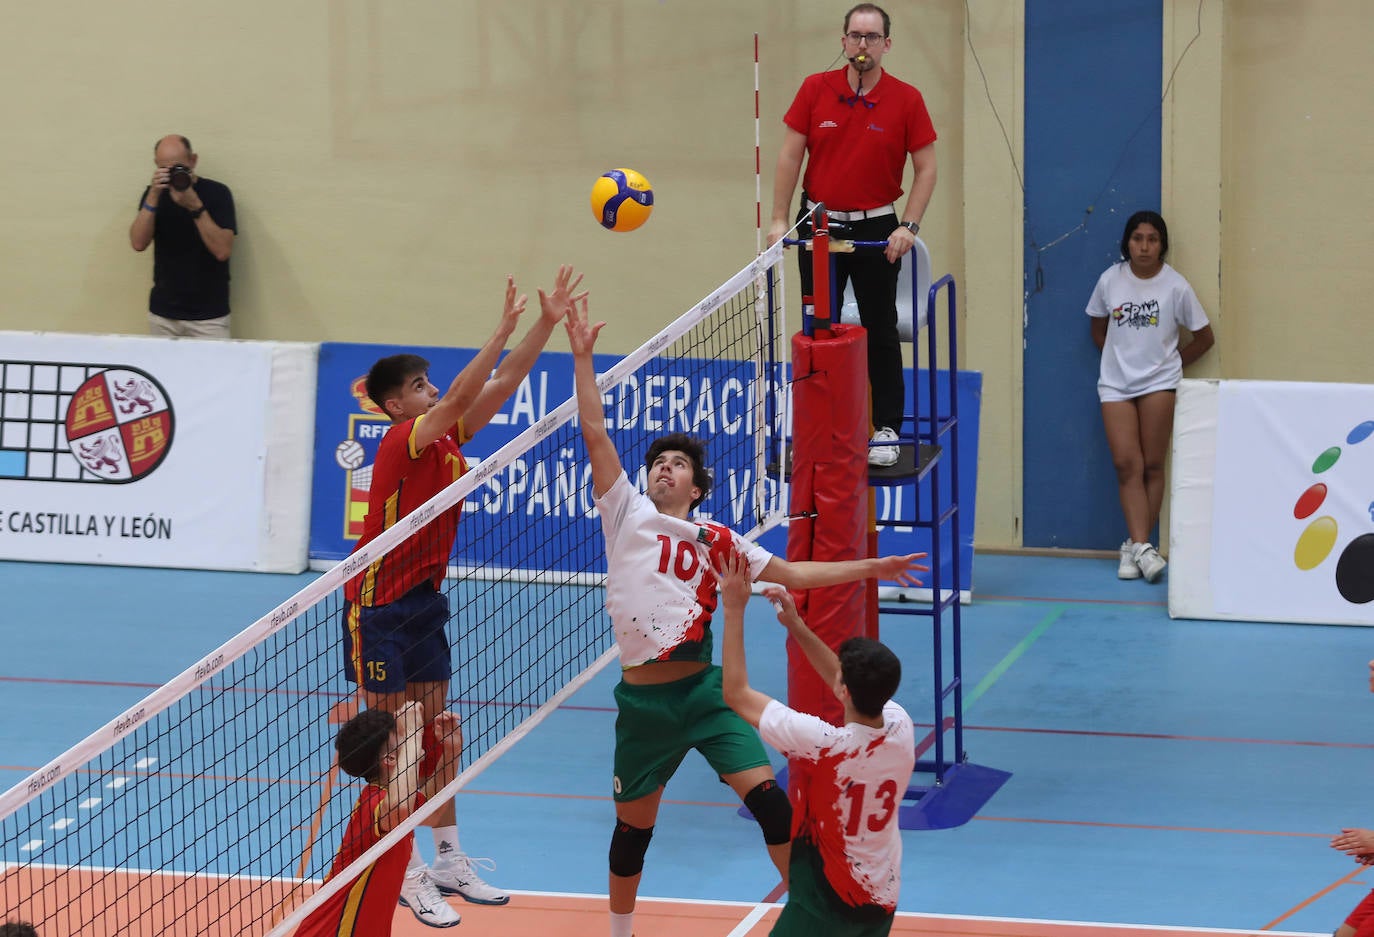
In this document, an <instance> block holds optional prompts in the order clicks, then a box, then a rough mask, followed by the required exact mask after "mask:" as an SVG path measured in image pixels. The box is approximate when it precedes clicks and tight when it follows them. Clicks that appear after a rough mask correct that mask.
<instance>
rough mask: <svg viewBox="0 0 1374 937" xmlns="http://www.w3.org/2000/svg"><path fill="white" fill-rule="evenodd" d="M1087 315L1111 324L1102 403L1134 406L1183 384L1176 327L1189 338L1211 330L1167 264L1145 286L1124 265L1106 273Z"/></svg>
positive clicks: (1099, 384) (1101, 383) (1190, 292)
mask: <svg viewBox="0 0 1374 937" xmlns="http://www.w3.org/2000/svg"><path fill="white" fill-rule="evenodd" d="M1087 313H1088V315H1090V316H1092V317H1093V318H1095V319H1104V318H1105V319H1107V320H1108V323H1107V344H1106V346H1105V347H1104V348H1103V349H1102V366H1101V370H1100V371H1099V376H1098V382H1097V391H1098V396H1099V397H1101V399H1102V400H1130V399H1131V398H1133V397H1140V396H1143V395H1144V394H1150V393H1154V392H1155V391H1157V390H1171V389H1173V388H1175V387H1177V386H1178V382H1179V381H1180V380H1181V379H1182V378H1183V361H1182V359H1180V358H1179V356H1178V327H1179V326H1180V325H1181V326H1183V327H1184V328H1186V329H1188V330H1189V331H1190V332H1196V331H1197V330H1198V329H1200V328H1203V327H1204V326H1206V325H1207V314H1206V313H1204V312H1203V311H1202V304H1201V303H1200V302H1198V299H1197V294H1195V293H1194V292H1193V288H1192V287H1191V286H1189V285H1188V281H1187V280H1185V279H1183V276H1182V275H1181V274H1180V273H1179V272H1178V271H1177V270H1175V269H1174V268H1173V267H1171V266H1169V265H1168V264H1164V266H1163V267H1162V268H1161V269H1160V271H1159V273H1156V274H1155V275H1154V276H1152V277H1150V278H1149V279H1148V280H1142V279H1140V278H1139V277H1138V276H1136V275H1135V274H1134V273H1132V272H1131V265H1130V264H1129V263H1127V262H1126V261H1122V262H1121V263H1117V264H1113V265H1112V266H1110V267H1108V268H1107V269H1106V270H1105V271H1104V272H1103V274H1102V276H1100V277H1098V279H1097V286H1096V287H1095V288H1094V289H1093V295H1092V298H1091V299H1089V300H1088V308H1087Z"/></svg>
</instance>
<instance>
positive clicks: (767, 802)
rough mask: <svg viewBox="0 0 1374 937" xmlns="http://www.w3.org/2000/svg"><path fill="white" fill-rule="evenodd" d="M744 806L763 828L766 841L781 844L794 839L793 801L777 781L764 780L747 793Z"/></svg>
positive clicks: (769, 843)
mask: <svg viewBox="0 0 1374 937" xmlns="http://www.w3.org/2000/svg"><path fill="white" fill-rule="evenodd" d="M744 806H745V807H746V808H747V809H748V810H749V812H750V813H752V814H753V815H754V819H755V820H756V821H757V822H758V825H759V828H760V829H762V830H763V841H764V842H765V843H767V844H768V845H770V846H781V845H782V844H783V843H786V842H788V841H790V840H791V839H792V802H791V801H790V800H788V799H787V792H786V791H784V790H783V789H782V788H781V787H779V786H778V782H777V781H773V780H768V781H764V782H763V783H761V784H760V785H759V786H758V787H756V788H754V789H753V790H752V791H750V792H749V793H748V794H745V795H744Z"/></svg>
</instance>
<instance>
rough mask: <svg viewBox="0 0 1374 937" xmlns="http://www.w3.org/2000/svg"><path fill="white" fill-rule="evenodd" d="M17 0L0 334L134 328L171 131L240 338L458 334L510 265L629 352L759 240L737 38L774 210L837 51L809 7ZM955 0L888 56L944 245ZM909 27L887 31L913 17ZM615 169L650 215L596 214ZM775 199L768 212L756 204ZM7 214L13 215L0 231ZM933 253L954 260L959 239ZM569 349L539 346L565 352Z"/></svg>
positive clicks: (956, 227) (933, 231) (616, 0)
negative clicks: (231, 200) (227, 223)
mask: <svg viewBox="0 0 1374 937" xmlns="http://www.w3.org/2000/svg"><path fill="white" fill-rule="evenodd" d="M80 6H81V7H82V9H81V11H80V16H75V15H74V14H73V11H72V10H71V9H70V5H67V4H35V5H33V6H31V7H28V8H26V10H25V13H24V16H23V18H22V24H23V29H22V30H20V31H8V30H7V31H6V33H7V34H6V35H5V36H4V37H3V38H0V78H3V80H4V83H5V87H7V88H11V89H19V88H22V89H23V92H22V94H11V95H7V99H8V100H7V103H6V107H7V109H8V111H9V114H8V115H7V119H6V128H7V133H6V137H7V140H8V143H9V145H8V146H6V147H5V148H4V149H3V152H0V187H3V202H4V204H5V205H6V206H7V209H8V213H9V217H10V219H11V223H10V224H7V225H5V233H4V234H3V235H0V238H3V242H4V243H3V248H4V254H5V256H6V257H7V258H8V259H9V262H8V263H7V264H6V273H5V276H4V277H3V279H2V280H0V328H25V327H41V328H49V329H57V330H69V331H83V332H85V331H124V332H143V331H144V330H145V328H146V326H145V318H144V313H145V312H146V302H147V290H148V286H149V280H150V275H151V261H152V257H151V251H149V252H148V253H147V254H145V255H137V254H135V253H133V251H132V250H131V249H130V248H129V246H128V243H127V228H128V225H129V223H130V221H131V220H132V219H133V217H134V214H135V210H136V205H137V198H138V194H139V192H140V191H141V189H142V186H143V185H144V184H145V183H146V181H147V178H148V177H149V176H150V175H151V173H152V145H153V142H154V141H155V140H156V139H157V137H159V136H160V135H162V134H164V133H183V134H185V135H187V136H188V137H190V139H191V141H192V143H193V144H194V145H195V147H196V150H197V151H198V153H199V154H200V159H201V163H200V170H201V172H202V173H203V174H204V175H206V176H209V177H211V178H215V179H219V180H221V181H224V182H226V183H228V184H229V185H230V186H231V187H232V189H233V190H234V194H235V197H236V201H237V207H238V213H239V235H240V236H239V240H238V243H237V245H236V247H235V253H234V256H233V259H232V268H231V269H232V273H233V283H232V296H231V301H232V305H233V309H234V314H233V320H232V321H233V328H234V331H235V334H236V335H238V336H241V337H248V338H264V339H303V340H318V339H331V340H357V341H385V340H393V341H398V342H407V343H409V342H415V343H422V342H431V343H442V344H457V345H476V344H478V343H479V342H480V340H481V339H482V338H484V337H485V334H486V330H487V329H488V328H489V327H490V326H491V325H492V324H494V322H495V318H496V314H497V312H498V311H499V303H500V299H501V295H502V289H503V276H504V274H506V273H513V274H515V275H516V277H517V279H518V281H519V282H520V284H521V285H522V286H524V287H527V288H529V290H530V291H531V293H532V292H533V289H534V288H535V287H536V286H538V285H540V284H546V283H548V282H549V281H550V280H551V278H552V273H553V271H554V270H555V269H556V267H557V265H558V264H559V263H560V262H565V261H566V262H572V263H574V264H576V265H578V266H579V267H580V268H583V269H585V270H586V271H587V274H588V277H587V284H588V285H589V286H590V287H591V288H592V289H593V291H594V297H595V304H596V305H595V311H596V314H598V315H603V316H605V317H606V318H607V319H609V320H610V322H611V326H610V329H609V330H608V332H607V333H605V338H604V339H603V344H604V346H605V348H606V350H608V351H622V352H623V351H629V350H631V349H632V348H634V347H636V346H637V345H638V344H639V343H640V341H641V340H642V339H643V338H645V337H647V336H649V335H652V334H653V333H654V332H655V331H657V330H658V328H660V327H661V326H662V325H663V324H664V323H666V322H668V321H670V320H671V319H672V318H674V317H675V316H677V315H678V314H679V313H681V312H682V311H683V310H684V309H686V308H687V307H688V306H690V305H691V304H692V303H693V302H695V301H696V300H697V299H699V298H700V297H701V296H703V295H705V294H706V293H707V292H709V291H710V289H711V288H713V287H714V286H715V285H716V284H718V283H720V282H721V281H723V280H724V279H726V278H727V277H728V276H730V275H731V274H733V273H734V272H735V271H736V270H738V269H740V268H741V267H743V266H744V265H745V264H746V263H748V262H749V261H750V260H751V259H752V257H753V255H754V249H755V231H754V218H755V211H754V191H755V187H754V93H753V85H754V66H753V34H754V32H755V31H758V32H760V33H761V34H762V37H763V38H762V44H763V51H762V55H763V65H762V74H763V83H764V89H763V93H762V106H763V114H764V119H763V130H764V134H763V139H764V164H765V179H764V190H765V201H766V202H767V201H768V200H769V198H770V195H769V193H770V192H771V175H772V162H773V159H774V158H775V156H776V146H777V141H778V139H779V137H780V134H779V132H778V130H779V128H780V126H781V115H782V112H783V111H784V110H785V109H786V107H787V105H788V104H789V103H790V101H791V97H792V95H793V93H794V92H795V90H796V87H797V86H798V84H799V83H800V81H801V79H802V77H804V75H805V74H807V73H808V72H811V71H819V70H821V69H823V68H825V67H827V66H828V65H829V64H830V63H831V62H832V60H833V59H834V58H835V57H836V54H837V53H838V51H839V49H840V42H839V35H840V32H841V28H840V27H841V23H840V20H841V18H842V15H843V10H844V8H843V7H842V6H833V5H830V4H821V3H813V2H758V3H738V2H732V0H693V2H690V3H688V2H678V0H663V2H648V0H565V2H559V0H544V2H536V0H529V2H509V3H499V4H493V3H486V2H483V3H478V2H471V0H464V2H453V3H434V2H418V0H390V2H387V3H381V2H363V0H337V2H328V3H310V4H306V3H276V2H265V0H237V2H235V3H229V4H214V5H211V4H186V3H171V2H160V0H142V2H132V3H121V4H96V3H83V4H80ZM960 9H961V7H960V5H959V4H957V3H954V2H945V3H942V4H937V5H935V6H934V7H933V8H928V9H923V10H922V13H921V22H920V24H919V27H920V28H919V31H918V30H917V25H918V24H917V23H916V22H914V18H913V17H912V16H911V15H909V14H907V15H905V16H902V15H899V16H898V20H897V23H896V25H895V27H894V29H895V30H896V32H895V40H894V49H893V52H892V54H891V58H890V60H889V61H890V64H891V65H892V68H893V70H894V72H895V73H896V74H898V75H899V76H902V77H904V78H907V79H910V80H912V81H913V82H915V83H917V84H918V85H920V86H922V87H924V88H925V89H926V90H927V93H928V95H929V98H930V104H931V109H932V111H933V114H934V118H935V120H936V123H937V126H938V127H939V129H940V131H941V132H942V134H943V140H942V143H941V147H942V155H943V156H944V157H945V164H944V166H943V167H942V191H941V192H939V193H938V194H937V196H936V201H935V204H934V206H933V207H932V209H931V211H930V214H929V216H928V217H929V219H930V220H929V223H928V224H927V225H926V228H925V232H926V234H927V239H928V240H929V241H930V243H931V244H932V245H933V246H934V247H935V249H936V251H937V254H938V255H939V256H940V260H941V261H942V262H944V263H945V264H955V263H957V262H958V259H959V256H960V244H961V240H960V236H959V232H960V231H961V218H960V217H959V211H958V206H959V199H958V181H959V178H960V171H959V142H958V141H959V125H960V119H959V108H960V97H959V93H960V81H959V78H960V55H959V49H960V46H959V35H960V29H961V13H960ZM903 20H905V22H903ZM621 165H627V166H631V167H633V168H636V169H638V170H639V171H641V172H643V173H644V174H645V175H647V176H648V177H649V179H650V180H651V181H652V182H653V183H654V186H655V189H656V197H657V203H656V208H655V212H654V216H653V218H652V220H651V221H650V222H649V223H648V225H647V226H646V227H645V228H643V229H641V230H640V231H638V232H636V233H633V234H611V233H608V232H605V231H602V230H601V229H600V228H599V227H597V226H596V224H595V222H594V220H593V218H592V216H591V212H590V208H589V206H588V191H589V189H590V187H591V183H592V181H593V180H594V179H595V178H596V177H597V176H598V175H599V174H600V173H601V172H603V171H604V170H606V169H609V168H612V167H615V166H621ZM768 209H769V206H768V205H767V204H765V206H764V211H765V214H766V213H767V211H768ZM16 222H17V223H16ZM950 245H952V247H951V246H950ZM560 340H561V339H555V343H557V342H558V341H560Z"/></svg>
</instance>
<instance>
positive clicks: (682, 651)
mask: <svg viewBox="0 0 1374 937" xmlns="http://www.w3.org/2000/svg"><path fill="white" fill-rule="evenodd" d="M596 506H597V509H598V510H599V511H600V512H601V530H602V532H603V533H604V534H605V535H606V612H607V614H609V615H610V616H611V624H612V625H613V626H614V627H615V640H616V644H617V645H618V646H619V647H620V666H621V667H622V668H629V667H638V666H639V665H640V664H645V663H648V662H650V661H662V660H690V661H702V662H704V663H710V661H711V613H712V612H714V611H715V608H716V582H717V580H716V574H715V572H714V571H713V570H712V569H711V561H710V556H711V554H712V553H713V552H714V553H719V551H721V550H723V549H724V548H725V547H726V546H727V545H728V544H731V543H733V544H734V547H735V551H736V552H738V553H739V554H740V555H741V556H743V557H744V558H745V560H746V561H747V562H748V563H749V576H750V578H752V579H757V578H758V576H759V574H760V573H762V572H763V568H764V567H765V566H767V565H768V562H769V561H770V560H771V559H772V558H773V554H771V553H769V552H768V551H767V550H765V549H763V547H760V546H758V545H757V544H755V543H751V542H750V541H748V540H746V539H744V538H743V537H741V536H740V535H739V534H737V533H735V532H734V531H732V530H730V528H728V527H725V526H723V525H721V524H712V523H698V522H696V521H690V520H681V519H679V518H676V517H669V516H668V515H666V514H660V513H659V511H658V508H656V507H654V503H653V502H652V501H650V500H649V498H648V497H647V496H646V495H644V494H642V493H641V492H639V491H637V490H635V488H634V487H633V486H632V485H631V484H630V479H629V477H628V476H626V474H625V472H624V471H622V472H621V473H620V477H619V478H617V479H616V480H615V484H613V485H611V487H610V490H609V491H607V492H606V493H605V494H604V495H602V496H601V497H600V498H598V499H597V500H596Z"/></svg>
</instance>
